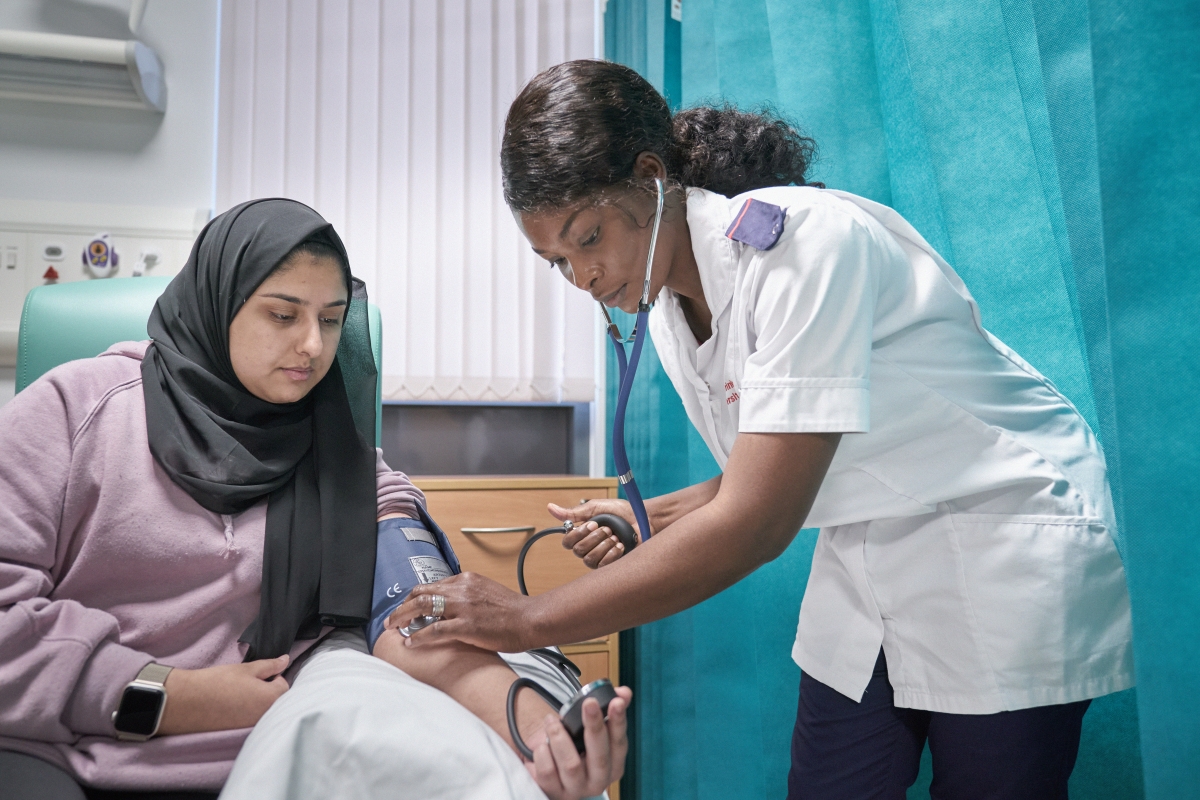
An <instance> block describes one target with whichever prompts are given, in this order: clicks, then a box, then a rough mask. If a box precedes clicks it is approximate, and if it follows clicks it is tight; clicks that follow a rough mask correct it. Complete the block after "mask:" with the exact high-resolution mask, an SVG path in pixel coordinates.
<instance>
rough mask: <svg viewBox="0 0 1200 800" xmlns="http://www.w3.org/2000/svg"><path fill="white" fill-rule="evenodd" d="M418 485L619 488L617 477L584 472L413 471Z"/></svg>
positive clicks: (429, 488) (431, 488)
mask: <svg viewBox="0 0 1200 800" xmlns="http://www.w3.org/2000/svg"><path fill="white" fill-rule="evenodd" d="M409 479H411V480H412V482H413V483H414V484H416V486H417V488H418V489H422V490H425V491H438V490H443V491H446V490H451V489H459V490H462V489H594V488H597V487H604V488H607V489H615V488H616V487H617V479H616V478H589V477H586V476H584V475H428V476H424V475H410V476H409Z"/></svg>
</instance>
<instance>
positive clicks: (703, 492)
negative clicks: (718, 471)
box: [646, 475, 721, 531]
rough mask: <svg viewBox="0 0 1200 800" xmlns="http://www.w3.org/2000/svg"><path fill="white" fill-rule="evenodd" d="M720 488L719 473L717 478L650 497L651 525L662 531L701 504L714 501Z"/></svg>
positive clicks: (647, 502)
mask: <svg viewBox="0 0 1200 800" xmlns="http://www.w3.org/2000/svg"><path fill="white" fill-rule="evenodd" d="M720 488H721V476H720V475H717V476H716V477H715V478H710V479H708V480H706V481H704V482H703V483H697V484H694V485H692V486H687V487H684V488H683V489H680V490H679V491H677V492H671V493H670V494H664V495H660V496H658V497H652V498H650V499H649V500H647V501H646V514H647V515H648V516H649V517H650V527H652V528H653V529H654V530H655V531H661V530H665V529H666V528H667V527H668V526H670V525H674V524H675V523H676V522H678V521H679V520H680V519H682V518H683V517H684V516H686V515H688V514H690V513H691V512H693V511H695V510H696V509H697V508H700V506H703V505H706V504H707V503H710V502H712V499H713V498H714V497H716V496H717V491H718V490H720Z"/></svg>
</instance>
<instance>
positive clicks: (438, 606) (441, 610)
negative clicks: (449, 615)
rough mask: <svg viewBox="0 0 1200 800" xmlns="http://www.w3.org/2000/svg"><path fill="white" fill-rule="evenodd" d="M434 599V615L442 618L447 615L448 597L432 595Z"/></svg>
mask: <svg viewBox="0 0 1200 800" xmlns="http://www.w3.org/2000/svg"><path fill="white" fill-rule="evenodd" d="M432 599H433V616H434V617H435V618H436V619H441V618H442V617H444V616H445V615H446V598H445V597H443V596H442V595H440V594H435V595H432Z"/></svg>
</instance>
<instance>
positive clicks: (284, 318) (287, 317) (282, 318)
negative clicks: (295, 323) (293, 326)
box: [271, 311, 295, 322]
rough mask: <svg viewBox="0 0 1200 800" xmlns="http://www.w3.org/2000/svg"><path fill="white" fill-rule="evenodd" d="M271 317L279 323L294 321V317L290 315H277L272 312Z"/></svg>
mask: <svg viewBox="0 0 1200 800" xmlns="http://www.w3.org/2000/svg"><path fill="white" fill-rule="evenodd" d="M271 316H272V317H274V318H275V319H276V320H277V321H279V322H291V321H292V320H294V319H295V317H293V316H291V315H290V314H277V313H276V312H274V311H272V312H271Z"/></svg>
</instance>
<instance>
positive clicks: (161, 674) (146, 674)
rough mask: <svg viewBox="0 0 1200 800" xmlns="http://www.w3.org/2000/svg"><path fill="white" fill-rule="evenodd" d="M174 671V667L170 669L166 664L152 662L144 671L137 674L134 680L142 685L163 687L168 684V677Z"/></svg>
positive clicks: (143, 668)
mask: <svg viewBox="0 0 1200 800" xmlns="http://www.w3.org/2000/svg"><path fill="white" fill-rule="evenodd" d="M172 669H174V667H168V666H166V665H165V664H155V663H154V662H153V661H151V662H150V663H149V664H147V665H146V666H144V667H142V671H141V672H139V673H138V674H137V677H136V678H134V680H135V681H140V682H142V683H152V684H154V685H155V686H162V685H164V684H165V683H166V682H167V676H168V675H170V674H171V670H172Z"/></svg>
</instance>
